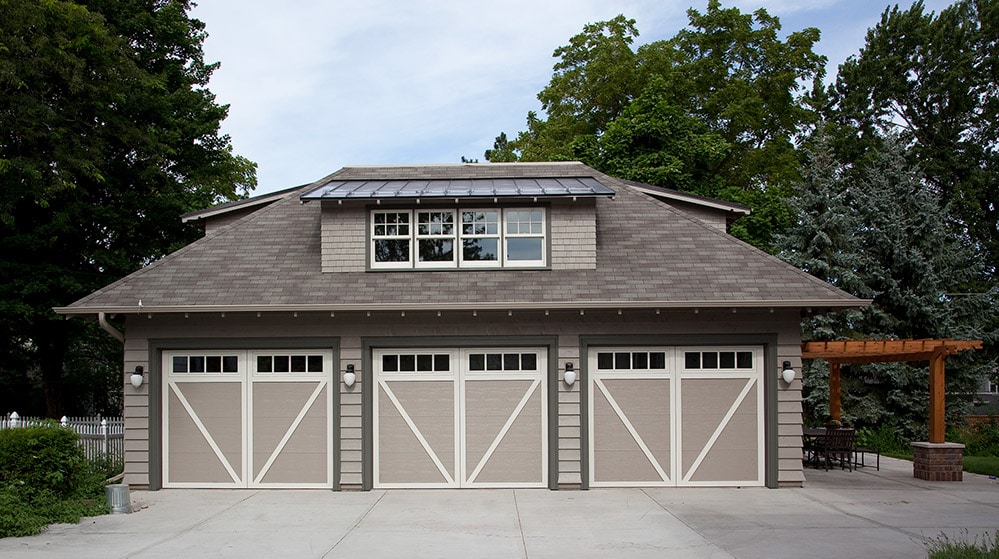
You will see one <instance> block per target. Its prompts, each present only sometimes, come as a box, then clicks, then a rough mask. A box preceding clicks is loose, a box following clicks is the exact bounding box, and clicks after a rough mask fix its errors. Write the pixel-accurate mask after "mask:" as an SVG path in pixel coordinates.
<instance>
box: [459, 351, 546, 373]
mask: <svg viewBox="0 0 999 559" xmlns="http://www.w3.org/2000/svg"><path fill="white" fill-rule="evenodd" d="M468 370H469V371H471V372H483V371H504V372H508V373H509V372H517V371H527V372H534V371H537V370H538V355H537V354H536V353H470V354H468Z"/></svg>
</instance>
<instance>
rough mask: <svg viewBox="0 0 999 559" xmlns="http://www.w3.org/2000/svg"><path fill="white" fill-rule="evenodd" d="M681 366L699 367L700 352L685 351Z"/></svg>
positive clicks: (688, 367)
mask: <svg viewBox="0 0 999 559" xmlns="http://www.w3.org/2000/svg"><path fill="white" fill-rule="evenodd" d="M683 366H684V367H686V368H687V369H700V368H701V352H699V351H686V352H684V353H683Z"/></svg>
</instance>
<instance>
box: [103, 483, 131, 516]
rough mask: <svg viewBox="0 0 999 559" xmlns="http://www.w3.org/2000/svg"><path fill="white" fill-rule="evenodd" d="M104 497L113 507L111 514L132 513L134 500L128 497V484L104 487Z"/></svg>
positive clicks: (113, 484)
mask: <svg viewBox="0 0 999 559" xmlns="http://www.w3.org/2000/svg"><path fill="white" fill-rule="evenodd" d="M104 496H105V497H107V500H108V504H109V505H111V514H128V513H130V512H132V499H131V497H129V496H128V484H125V483H112V484H111V485H106V486H104Z"/></svg>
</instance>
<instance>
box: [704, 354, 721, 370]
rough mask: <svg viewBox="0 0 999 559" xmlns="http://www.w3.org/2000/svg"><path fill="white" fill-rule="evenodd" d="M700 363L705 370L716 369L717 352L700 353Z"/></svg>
mask: <svg viewBox="0 0 999 559" xmlns="http://www.w3.org/2000/svg"><path fill="white" fill-rule="evenodd" d="M701 361H702V363H703V364H704V368H705V369H717V368H718V352H717V351H705V352H703V353H701Z"/></svg>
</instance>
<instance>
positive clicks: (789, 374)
mask: <svg viewBox="0 0 999 559" xmlns="http://www.w3.org/2000/svg"><path fill="white" fill-rule="evenodd" d="M780 376H781V378H782V379H784V382H786V383H788V384H791V382H792V381H794V369H792V368H791V362H790V361H785V362H784V366H782V367H781V371H780Z"/></svg>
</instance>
